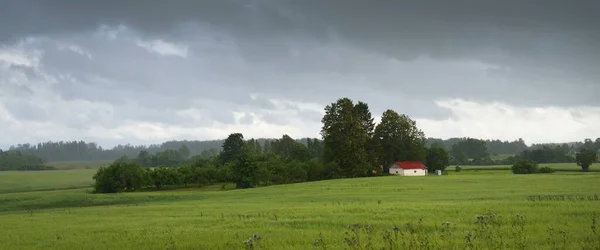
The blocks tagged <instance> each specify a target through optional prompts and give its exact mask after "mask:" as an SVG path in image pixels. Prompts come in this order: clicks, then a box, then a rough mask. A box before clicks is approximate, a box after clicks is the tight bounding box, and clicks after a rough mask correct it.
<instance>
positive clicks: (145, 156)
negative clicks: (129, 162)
mask: <svg viewBox="0 0 600 250" xmlns="http://www.w3.org/2000/svg"><path fill="white" fill-rule="evenodd" d="M135 161H136V163H137V164H139V165H140V166H142V167H150V166H152V155H150V153H148V151H146V150H142V151H140V153H139V154H138V156H137V158H136V159H135Z"/></svg>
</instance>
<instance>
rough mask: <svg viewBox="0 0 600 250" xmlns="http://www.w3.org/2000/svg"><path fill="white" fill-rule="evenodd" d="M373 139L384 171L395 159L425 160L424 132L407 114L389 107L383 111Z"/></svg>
mask: <svg viewBox="0 0 600 250" xmlns="http://www.w3.org/2000/svg"><path fill="white" fill-rule="evenodd" d="M374 139H375V144H376V145H377V155H378V159H379V163H380V164H381V165H383V167H384V171H387V169H388V167H389V166H390V165H391V164H392V163H393V162H395V161H424V160H425V142H426V139H425V134H424V133H423V131H421V130H419V129H418V128H417V123H416V122H415V121H413V120H412V119H410V117H408V116H407V115H404V114H403V115H400V114H398V113H397V112H396V111H393V110H389V109H388V110H386V111H385V112H383V114H382V116H381V122H380V123H379V124H378V125H377V127H376V128H375V135H374Z"/></svg>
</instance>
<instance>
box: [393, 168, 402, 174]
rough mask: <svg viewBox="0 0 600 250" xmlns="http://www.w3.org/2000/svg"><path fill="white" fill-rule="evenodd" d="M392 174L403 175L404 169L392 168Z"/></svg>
mask: <svg viewBox="0 0 600 250" xmlns="http://www.w3.org/2000/svg"><path fill="white" fill-rule="evenodd" d="M390 174H397V175H402V169H401V168H390Z"/></svg>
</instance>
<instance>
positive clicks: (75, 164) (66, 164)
mask: <svg viewBox="0 0 600 250" xmlns="http://www.w3.org/2000/svg"><path fill="white" fill-rule="evenodd" d="M111 163H112V161H51V162H48V163H46V165H48V166H51V167H55V168H57V169H61V170H68V169H99V168H101V167H106V166H108V165H110V164H111Z"/></svg>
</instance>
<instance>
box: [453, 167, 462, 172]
mask: <svg viewBox="0 0 600 250" xmlns="http://www.w3.org/2000/svg"><path fill="white" fill-rule="evenodd" d="M461 170H462V168H461V167H460V166H456V168H455V169H454V172H457V173H458V172H460V171H461Z"/></svg>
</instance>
